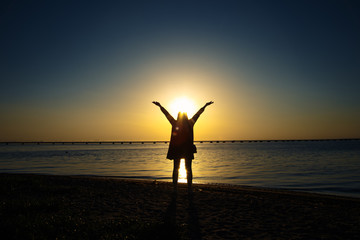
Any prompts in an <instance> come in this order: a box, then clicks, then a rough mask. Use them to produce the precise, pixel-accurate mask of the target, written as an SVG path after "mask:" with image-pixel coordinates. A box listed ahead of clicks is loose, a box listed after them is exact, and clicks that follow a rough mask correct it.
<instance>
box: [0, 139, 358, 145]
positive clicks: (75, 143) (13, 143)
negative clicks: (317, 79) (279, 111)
mask: <svg viewBox="0 0 360 240" xmlns="http://www.w3.org/2000/svg"><path fill="white" fill-rule="evenodd" d="M359 140H360V138H343V139H295V140H201V141H200V140H199V141H194V142H195V143H200V144H201V143H214V144H220V143H262V142H317V141H359ZM168 143H169V141H29V142H26V141H24V142H20V141H19V142H18V141H13V142H10V141H9V142H0V145H101V144H104V145H105V144H106V145H109V144H111V145H119V144H120V145H121V144H168Z"/></svg>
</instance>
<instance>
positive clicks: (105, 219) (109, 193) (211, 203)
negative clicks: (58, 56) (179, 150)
mask: <svg viewBox="0 0 360 240" xmlns="http://www.w3.org/2000/svg"><path fill="white" fill-rule="evenodd" d="M0 180H1V181H0V182H1V183H0V186H1V192H2V194H1V203H2V204H1V208H0V209H1V215H2V218H1V219H2V220H1V221H2V222H1V224H0V226H1V228H2V229H1V231H2V232H4V236H5V238H7V239H16V238H17V239H19V238H22V239H29V238H32V237H35V238H56V237H58V238H89V236H92V237H90V238H93V239H96V238H110V239H124V238H128V239H147V238H148V237H149V236H151V237H153V238H155V239H156V238H157V239H241V238H245V239H264V238H270V239H274V238H276V239H358V238H359V237H360V199H358V198H352V197H344V196H337V195H327V194H317V193H308V192H300V191H288V190H282V189H272V188H257V187H250V186H237V185H224V184H194V187H193V193H192V194H188V191H187V187H186V184H179V187H178V192H177V194H173V188H172V183H170V182H165V181H153V180H138V179H120V178H113V177H103V176H59V175H40V174H9V173H5V174H4V173H1V174H0Z"/></svg>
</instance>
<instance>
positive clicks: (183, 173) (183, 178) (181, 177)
mask: <svg viewBox="0 0 360 240" xmlns="http://www.w3.org/2000/svg"><path fill="white" fill-rule="evenodd" d="M178 182H179V183H186V182H187V180H186V169H185V159H183V158H182V159H181V160H180V168H179V180H178Z"/></svg>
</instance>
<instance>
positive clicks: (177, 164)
mask: <svg viewBox="0 0 360 240" xmlns="http://www.w3.org/2000/svg"><path fill="white" fill-rule="evenodd" d="M173 161H174V170H173V175H172V178H173V184H174V188H176V187H177V182H178V178H179V168H180V159H174V160H173Z"/></svg>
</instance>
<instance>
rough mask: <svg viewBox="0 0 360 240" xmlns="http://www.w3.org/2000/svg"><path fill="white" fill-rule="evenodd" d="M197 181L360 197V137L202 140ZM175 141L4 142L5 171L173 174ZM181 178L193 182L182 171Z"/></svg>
mask: <svg viewBox="0 0 360 240" xmlns="http://www.w3.org/2000/svg"><path fill="white" fill-rule="evenodd" d="M196 146H197V153H196V154H195V159H194V160H193V165H192V168H193V176H194V179H193V182H194V183H210V184H231V185H242V186H255V187H269V188H278V189H287V190H293V191H306V192H316V193H324V194H334V195H340V196H350V197H356V198H359V197H360V140H358V139H350V140H327V141H235V142H222V141H213V142H196ZM167 149H168V142H153V143H152V142H150V143H149V142H146V143H144V142H124V143H121V144H120V143H103V144H99V143H87V144H85V143H76V144H74V143H73V144H71V143H64V144H61V143H52V144H51V143H48V144H46V143H39V144H36V143H25V144H21V143H0V173H34V174H50V175H83V176H108V177H120V178H132V179H147V180H152V181H155V180H156V181H171V175H172V168H173V165H172V164H173V162H172V161H171V160H167V159H166V154H167ZM181 178H182V179H180V182H181V181H183V182H186V180H185V179H186V177H185V176H183V175H181Z"/></svg>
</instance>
